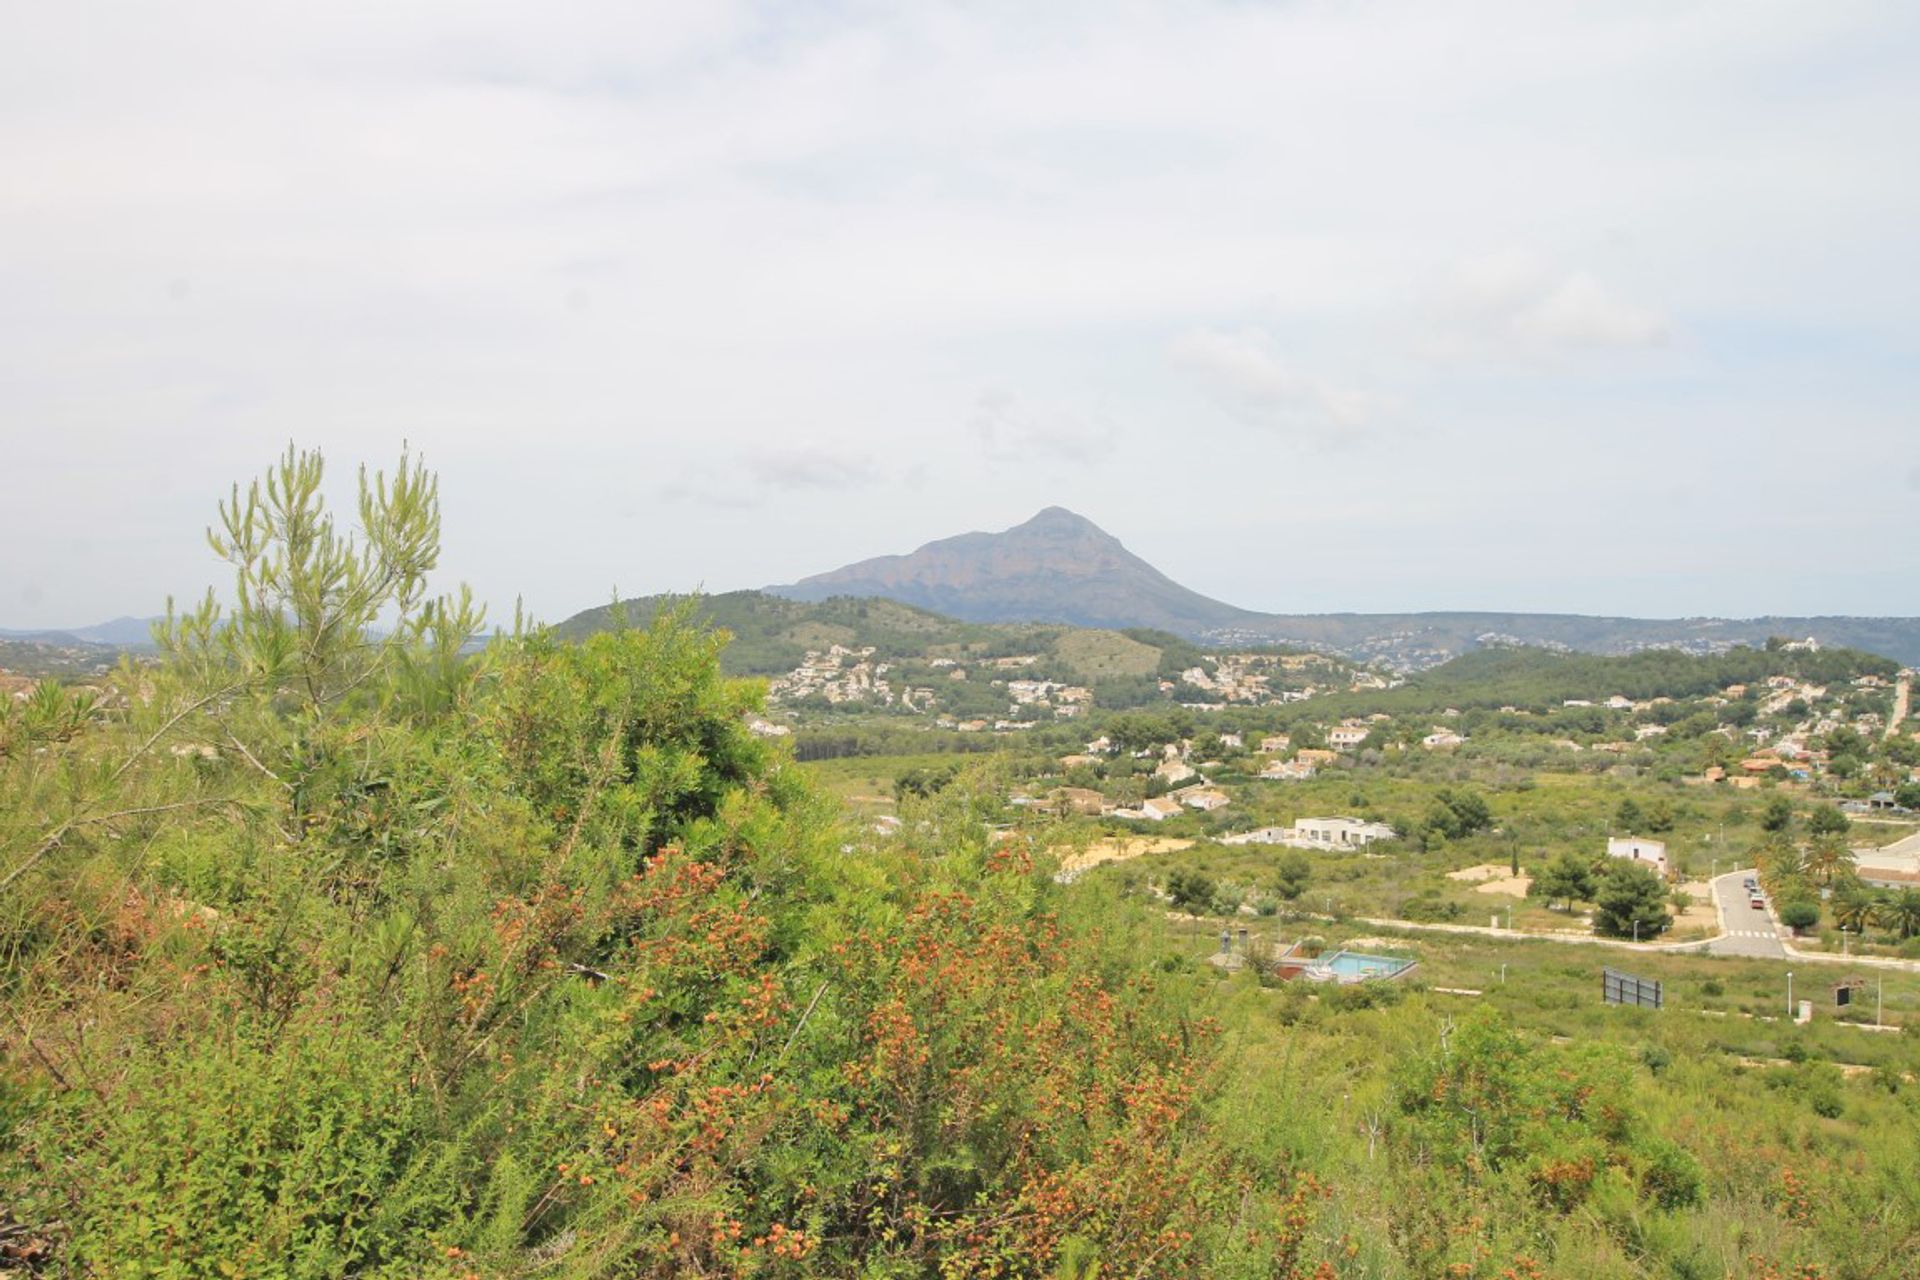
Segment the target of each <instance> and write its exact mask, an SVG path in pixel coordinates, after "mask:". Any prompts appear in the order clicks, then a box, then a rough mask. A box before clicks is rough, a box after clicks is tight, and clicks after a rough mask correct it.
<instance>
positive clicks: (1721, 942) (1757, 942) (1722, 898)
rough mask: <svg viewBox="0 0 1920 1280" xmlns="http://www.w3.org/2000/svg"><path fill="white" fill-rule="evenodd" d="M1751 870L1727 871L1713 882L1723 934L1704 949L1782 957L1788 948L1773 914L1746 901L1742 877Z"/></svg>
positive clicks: (1714, 952) (1735, 953) (1742, 954)
mask: <svg viewBox="0 0 1920 1280" xmlns="http://www.w3.org/2000/svg"><path fill="white" fill-rule="evenodd" d="M1751 875H1753V872H1752V871H1729V872H1727V874H1725V875H1723V876H1721V877H1719V878H1718V879H1716V880H1715V881H1714V882H1713V903H1714V906H1715V907H1716V908H1718V910H1719V912H1720V931H1721V933H1722V935H1723V936H1722V937H1718V938H1715V939H1714V940H1713V942H1712V944H1711V945H1710V946H1709V947H1708V948H1707V950H1708V951H1710V952H1711V953H1712V954H1714V955H1716V956H1764V957H1768V958H1771V959H1785V958H1786V955H1787V949H1786V947H1785V946H1783V945H1782V944H1781V941H1780V932H1779V930H1778V929H1777V928H1775V926H1774V923H1773V917H1772V916H1771V915H1769V914H1768V913H1767V912H1765V911H1761V910H1759V909H1758V908H1756V907H1754V906H1753V905H1751V904H1750V903H1749V902H1748V897H1749V895H1748V893H1747V890H1746V886H1745V883H1744V882H1745V880H1746V879H1747V877H1748V876H1751Z"/></svg>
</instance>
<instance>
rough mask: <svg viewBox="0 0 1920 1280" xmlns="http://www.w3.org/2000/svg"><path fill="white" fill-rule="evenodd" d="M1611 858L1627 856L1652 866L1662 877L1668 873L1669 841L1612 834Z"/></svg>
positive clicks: (1609, 855)
mask: <svg viewBox="0 0 1920 1280" xmlns="http://www.w3.org/2000/svg"><path fill="white" fill-rule="evenodd" d="M1607 856H1608V857H1609V858H1625V859H1627V860H1628V861H1629V862H1638V863H1640V864H1642V865H1643V866H1648V867H1652V868H1653V869H1654V870H1655V871H1656V872H1658V873H1659V874H1660V876H1661V878H1663V879H1664V878H1665V877H1666V874H1667V842H1666V841H1665V840H1648V839H1645V838H1644V837H1641V836H1611V837H1609V838H1608V840H1607Z"/></svg>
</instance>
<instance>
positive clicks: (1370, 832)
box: [1220, 818, 1396, 850]
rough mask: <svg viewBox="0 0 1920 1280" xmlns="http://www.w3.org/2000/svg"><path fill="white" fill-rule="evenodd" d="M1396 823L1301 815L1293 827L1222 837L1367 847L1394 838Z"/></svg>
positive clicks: (1240, 841) (1226, 841)
mask: <svg viewBox="0 0 1920 1280" xmlns="http://www.w3.org/2000/svg"><path fill="white" fill-rule="evenodd" d="M1395 834H1396V833H1395V831H1394V829H1393V828H1392V827H1390V826H1388V825H1387V824H1386V823H1384V822H1369V821H1367V820H1366V819H1364V818H1300V819H1297V820H1295V822H1294V824H1293V825H1292V826H1290V827H1256V828H1255V829H1254V830H1252V831H1242V832H1240V833H1239V834H1237V835H1231V836H1223V837H1221V840H1220V843H1221V844H1281V845H1286V846H1288V847H1289V848H1294V849H1334V850H1340V849H1364V848H1366V847H1367V846H1368V845H1370V844H1372V843H1374V842H1375V841H1377V840H1391V839H1393V838H1394V836H1395Z"/></svg>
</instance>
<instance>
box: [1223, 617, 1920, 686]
mask: <svg viewBox="0 0 1920 1280" xmlns="http://www.w3.org/2000/svg"><path fill="white" fill-rule="evenodd" d="M1775 637H1785V638H1787V639H1793V640H1804V639H1807V638H1812V639H1814V640H1817V641H1818V642H1819V643H1820V644H1822V645H1830V646H1833V647H1835V648H1850V649H1862V650H1865V651H1867V652H1869V653H1875V654H1879V655H1881V656H1883V657H1887V658H1892V659H1894V660H1895V661H1897V662H1900V663H1904V664H1906V665H1909V666H1912V665H1914V664H1917V663H1920V618H1891V617H1889V618H1866V617H1786V616H1767V617H1761V618H1617V617H1599V616H1593V615H1588V614H1576V613H1484V612H1469V613H1316V614H1267V615H1262V616H1260V618H1259V620H1258V621H1255V622H1248V623H1242V624H1238V625H1235V626H1233V627H1228V628H1216V629H1213V630H1210V631H1207V632H1206V633H1204V634H1203V635H1202V636H1200V637H1199V638H1200V639H1202V640H1204V641H1206V642H1208V643H1213V644H1245V643H1249V642H1265V643H1270V644H1273V643H1277V644H1292V645H1301V646H1306V647H1309V648H1315V649H1321V650H1330V651H1333V652H1336V653H1340V654H1343V655H1345V656H1347V657H1350V658H1355V659H1360V660H1374V659H1377V660H1380V661H1383V662H1386V663H1387V664H1389V665H1391V666H1393V667H1396V668H1399V669H1401V670H1413V671H1417V670H1420V669H1422V668H1424V667H1430V666H1434V665H1436V664H1437V663H1440V662H1444V661H1446V660H1447V659H1449V658H1453V657H1457V656H1459V655H1460V654H1464V653H1472V652H1474V651H1476V650H1479V649H1482V648H1487V647H1512V646H1514V645H1531V646H1538V647H1541V648H1549V649H1568V650H1573V651H1575V652H1579V653H1595V654H1627V653H1635V652H1638V651H1641V650H1646V649H1677V650H1682V651H1685V652H1689V653H1720V652H1725V651H1726V650H1728V649H1731V648H1733V647H1734V646H1736V645H1747V646H1749V647H1752V648H1760V647H1761V646H1763V645H1765V644H1766V643H1767V641H1768V640H1770V639H1773V638H1775Z"/></svg>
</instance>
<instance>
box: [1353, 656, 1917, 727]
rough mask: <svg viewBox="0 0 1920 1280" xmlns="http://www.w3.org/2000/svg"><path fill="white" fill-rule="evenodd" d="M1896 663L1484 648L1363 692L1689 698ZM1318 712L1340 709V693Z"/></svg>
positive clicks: (1455, 698) (1532, 703)
mask: <svg viewBox="0 0 1920 1280" xmlns="http://www.w3.org/2000/svg"><path fill="white" fill-rule="evenodd" d="M1898 670H1899V664H1897V663H1895V662H1892V661H1891V660H1889V659H1887V658H1883V657H1880V656H1878V655H1877V654H1871V653H1863V652H1861V651H1860V650H1857V649H1821V650H1818V651H1808V650H1804V649H1785V648H1779V647H1775V648H1770V649H1769V648H1748V647H1745V646H1741V647H1738V648H1734V649H1731V650H1729V651H1727V652H1726V653H1717V654H1690V653H1681V652H1678V651H1676V650H1672V649H1649V650H1646V651H1643V652H1640V653H1632V654H1624V655H1602V654H1586V653H1556V652H1553V651H1551V650H1547V649H1535V648H1513V649H1483V650H1481V651H1479V652H1476V653H1469V654H1465V655H1463V656H1461V657H1458V658H1455V659H1453V660H1452V661H1450V662H1447V663H1444V664H1442V665H1440V666H1437V667H1434V668H1432V669H1430V670H1427V671H1423V672H1420V673H1419V674H1417V675H1415V676H1412V677H1411V678H1409V679H1408V680H1407V682H1406V683H1405V684H1404V685H1402V686H1401V687H1399V688H1397V689H1393V690H1388V691H1384V692H1378V693H1370V694H1368V695H1367V696H1366V699H1365V705H1366V707H1367V709H1369V710H1377V711H1385V712H1387V713H1389V714H1398V713H1402V712H1416V711H1418V712H1423V713H1424V712H1430V711H1438V710H1440V709H1442V708H1445V707H1455V708H1458V709H1460V710H1462V711H1466V710H1471V709H1475V708H1482V709H1489V710H1491V709H1497V708H1500V707H1506V706H1512V707H1518V708H1521V709H1523V710H1530V711H1544V710H1551V709H1554V708H1558V707H1560V706H1561V705H1562V704H1563V703H1566V702H1568V701H1575V700H1579V701H1603V700H1605V699H1606V698H1609V697H1612V696H1614V695H1616V694H1617V695H1619V696H1622V697H1626V698H1631V699H1634V700H1635V701H1645V700H1647V699H1651V698H1673V699H1689V698H1698V697H1704V696H1708V695H1711V694H1716V693H1719V692H1721V691H1723V690H1725V689H1727V688H1728V687H1729V686H1733V685H1748V686H1759V685H1761V684H1762V683H1764V682H1765V681H1766V680H1767V679H1768V678H1769V677H1772V676H1791V677H1793V678H1795V679H1796V680H1801V681H1805V682H1807V683H1810V684H1815V685H1845V684H1848V683H1850V682H1852V681H1854V680H1856V679H1858V678H1860V677H1862V676H1875V677H1879V678H1880V679H1883V680H1885V679H1890V678H1891V677H1893V676H1894V675H1895V674H1896V673H1897V672H1898ZM1320 710H1321V714H1327V713H1328V712H1329V710H1331V711H1338V710H1340V706H1339V702H1338V695H1336V699H1335V700H1334V701H1331V702H1329V703H1326V704H1320Z"/></svg>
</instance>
